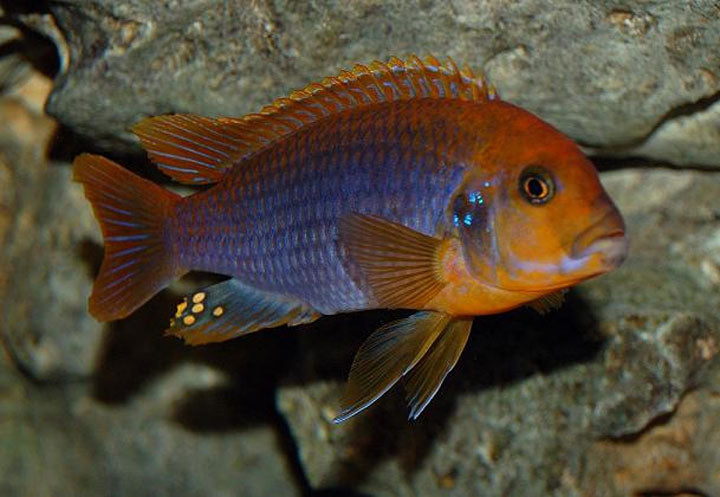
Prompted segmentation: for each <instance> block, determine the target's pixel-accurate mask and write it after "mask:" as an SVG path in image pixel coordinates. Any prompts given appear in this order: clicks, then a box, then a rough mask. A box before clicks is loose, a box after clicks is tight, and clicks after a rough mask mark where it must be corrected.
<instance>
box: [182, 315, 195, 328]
mask: <svg viewBox="0 0 720 497" xmlns="http://www.w3.org/2000/svg"><path fill="white" fill-rule="evenodd" d="M194 322H195V316H185V317H184V318H183V323H185V326H190V325H191V324H193V323H194Z"/></svg>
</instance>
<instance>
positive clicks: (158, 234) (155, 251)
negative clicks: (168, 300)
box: [73, 154, 183, 321]
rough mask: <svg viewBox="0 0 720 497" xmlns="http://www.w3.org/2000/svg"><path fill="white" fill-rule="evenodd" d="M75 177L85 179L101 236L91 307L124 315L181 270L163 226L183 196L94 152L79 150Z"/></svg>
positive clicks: (106, 316)
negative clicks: (101, 249) (101, 254)
mask: <svg viewBox="0 0 720 497" xmlns="http://www.w3.org/2000/svg"><path fill="white" fill-rule="evenodd" d="M73 179H74V180H75V181H78V182H80V183H82V184H83V186H84V189H85V196H86V197H87V199H88V200H89V201H90V203H91V204H92V207H93V211H94V212H95V217H96V218H97V220H98V222H99V224H100V229H101V230H102V234H103V238H104V240H105V255H104V257H103V261H102V265H101V266H100V273H99V275H98V277H97V279H96V280H95V284H94V286H93V290H92V294H91V295H90V301H89V304H90V313H91V314H92V315H93V316H95V317H96V318H97V319H99V320H101V321H110V320H113V319H120V318H123V317H125V316H127V315H128V314H130V313H131V312H133V311H134V310H135V309H137V308H138V307H140V306H141V305H142V304H144V303H145V302H146V301H147V300H149V299H150V297H152V296H153V295H154V294H155V293H157V292H158V291H159V290H161V289H162V288H164V287H165V286H167V285H168V284H169V283H170V281H172V280H173V279H174V278H177V277H179V276H181V275H182V273H183V270H182V269H181V268H178V267H176V266H175V264H174V257H173V254H172V250H171V248H170V246H169V244H168V240H167V239H166V236H165V229H164V228H165V224H166V220H167V218H168V217H169V216H170V215H171V212H172V208H173V206H174V205H175V203H176V202H178V201H180V198H181V197H180V196H178V195H176V194H174V193H172V192H169V191H167V190H165V189H163V188H161V187H159V186H158V185H156V184H154V183H152V182H150V181H148V180H146V179H143V178H140V177H139V176H136V175H134V174H133V173H131V172H130V171H128V170H127V169H125V168H124V167H122V166H120V165H119V164H116V163H115V162H113V161H111V160H109V159H106V158H104V157H101V156H98V155H90V154H82V155H80V156H78V157H77V158H76V159H75V162H74V168H73Z"/></svg>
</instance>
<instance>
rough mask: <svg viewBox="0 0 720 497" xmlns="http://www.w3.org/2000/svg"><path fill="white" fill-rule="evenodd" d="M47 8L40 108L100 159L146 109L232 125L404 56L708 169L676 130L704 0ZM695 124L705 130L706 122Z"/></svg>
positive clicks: (702, 66) (704, 32) (696, 97)
mask: <svg viewBox="0 0 720 497" xmlns="http://www.w3.org/2000/svg"><path fill="white" fill-rule="evenodd" d="M50 8H51V10H52V13H53V14H54V16H55V19H56V20H57V24H58V26H59V30H60V33H61V34H62V36H64V38H65V40H66V44H65V43H60V45H62V50H61V52H62V53H63V54H64V56H63V59H64V60H63V63H62V64H61V65H62V67H63V68H65V69H64V70H63V71H62V73H61V74H60V76H59V78H58V80H57V86H56V89H55V91H54V92H53V95H52V98H51V100H50V102H49V104H48V111H49V112H50V113H51V114H52V115H54V116H56V117H58V118H59V119H60V120H61V121H62V122H63V123H64V124H66V125H67V126H69V127H70V128H71V129H72V130H73V131H75V132H77V133H78V134H80V135H82V136H84V137H86V138H89V139H91V140H92V141H93V142H94V144H95V145H104V146H106V147H110V148H112V149H113V150H115V152H117V151H118V150H120V149H125V150H127V149H128V146H129V144H131V143H133V142H132V141H131V138H130V137H129V135H128V133H127V129H128V127H129V125H131V124H132V123H133V122H135V121H137V120H138V119H140V118H141V117H143V116H146V115H149V114H161V113H167V112H180V111H182V112H195V113H200V114H207V115H241V114H244V113H246V112H250V111H255V110H257V109H259V107H260V106H261V105H264V104H266V103H268V102H269V101H270V100H271V99H272V98H275V97H279V96H284V95H285V94H286V93H287V92H288V91H289V90H290V89H292V88H297V87H301V86H304V85H305V84H307V83H309V82H311V81H314V80H317V79H318V78H319V77H322V76H325V75H329V74H334V73H336V72H337V71H338V69H339V68H341V67H347V66H348V65H351V64H353V63H355V62H369V61H370V60H373V59H376V58H380V59H387V58H388V57H389V56H390V55H393V54H398V55H403V54H407V53H412V52H417V53H419V54H424V53H434V54H436V55H438V56H444V55H445V54H448V55H451V56H453V57H454V58H455V59H456V60H457V61H459V62H462V63H468V64H469V65H470V66H472V67H474V68H476V69H482V68H484V69H485V71H486V72H487V74H488V75H489V77H490V79H491V80H492V81H494V82H495V84H496V85H497V86H498V87H499V89H500V91H501V94H502V95H504V96H505V98H507V99H508V100H509V101H511V102H514V103H517V104H519V105H522V106H524V107H526V108H528V109H530V110H532V111H534V112H536V113H538V114H539V115H540V116H542V117H543V118H545V119H547V120H549V121H550V122H552V123H553V124H555V125H557V126H558V127H559V128H560V129H561V130H563V131H565V132H567V133H568V134H570V135H571V136H572V137H574V138H575V139H577V140H579V141H581V142H582V143H584V144H586V145H588V146H591V147H593V149H594V150H595V151H596V152H597V153H601V154H609V153H616V154H621V155H623V156H627V155H634V154H643V155H646V156H649V157H654V158H659V159H660V160H663V161H672V162H675V163H677V164H681V165H687V164H693V165H699V166H709V167H719V166H720V159H719V158H720V145H718V143H720V141H718V140H717V139H714V138H716V137H717V133H716V132H715V133H714V134H713V133H712V132H711V133H710V135H708V136H705V137H704V138H702V145H701V146H700V147H698V141H700V140H701V139H700V137H698V136H697V134H696V133H694V132H692V131H690V130H687V129H685V128H683V127H684V126H686V125H685V124H683V123H685V121H686V120H685V119H684V118H686V117H687V118H690V117H692V115H693V114H694V113H696V112H699V111H702V110H703V109H704V108H705V107H707V106H708V105H710V104H711V103H713V102H714V101H716V100H717V99H718V95H720V55H719V54H718V51H717V47H718V46H720V6H718V3H717V2H716V1H715V0H699V1H695V2H692V6H688V5H686V4H685V3H682V2H675V1H671V0H667V1H658V2H625V3H623V4H618V3H617V2H615V1H609V0H607V1H595V0H592V1H591V0H584V1H579V2H578V1H574V0H562V1H559V2H554V3H553V6H552V8H547V5H546V4H545V3H543V2H538V1H536V0H522V1H518V2H497V1H495V0H482V1H475V0H473V1H470V0H455V1H452V2H447V1H439V0H438V1H435V0H417V1H411V2H389V3H388V2H377V1H371V0H367V1H360V2H343V1H337V0H327V1H323V2H309V3H308V2H286V1H283V0H276V1H264V2H235V1H225V2H216V1H214V0H193V1H189V0H188V1H180V2H166V3H162V4H159V3H157V2H146V1H144V0H124V1H122V2H117V1H115V0H67V1H63V2H57V3H55V2H51V3H50ZM47 31H48V32H53V30H52V29H47ZM60 36H61V35H59V34H58V35H56V36H54V37H56V38H59V37H60ZM569 40H572V43H569ZM698 101H700V102H699V103H698V104H696V103H697V102H698ZM680 116H682V117H683V119H679V117H680ZM676 118H678V119H677V120H676ZM701 119H703V121H702V122H703V123H704V122H707V120H708V119H709V120H710V122H711V123H713V125H714V126H715V128H717V126H718V119H717V116H716V113H715V114H713V115H711V116H705V117H703V118H701ZM666 121H671V123H668V125H667V126H663V125H664V124H665V122H666ZM698 126H700V127H704V126H703V124H699V125H698ZM658 128H660V129H658ZM678 128H683V129H678ZM688 131H690V132H688ZM705 134H706V135H707V132H706V133H705ZM648 137H650V139H651V143H649V144H647V146H643V141H644V140H646V139H647V138H648ZM668 149H672V150H673V153H671V154H667V155H666V154H665V151H667V150H668Z"/></svg>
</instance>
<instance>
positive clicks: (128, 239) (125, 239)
mask: <svg viewBox="0 0 720 497" xmlns="http://www.w3.org/2000/svg"><path fill="white" fill-rule="evenodd" d="M149 237H150V235H144V234H143V235H126V236H109V237H107V238H106V240H108V241H111V242H137V241H140V240H145V239H146V238H149Z"/></svg>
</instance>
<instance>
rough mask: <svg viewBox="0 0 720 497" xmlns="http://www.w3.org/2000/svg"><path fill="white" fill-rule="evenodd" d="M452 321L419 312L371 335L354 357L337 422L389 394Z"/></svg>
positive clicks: (436, 315)
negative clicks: (386, 393)
mask: <svg viewBox="0 0 720 497" xmlns="http://www.w3.org/2000/svg"><path fill="white" fill-rule="evenodd" d="M449 321H450V316H448V315H447V314H442V313H439V312H418V313H416V314H413V315H412V316H410V317H408V318H405V319H401V320H399V321H395V322H393V323H390V324H387V325H385V326H383V327H382V328H380V329H378V330H377V331H375V332H374V333H373V334H372V335H370V337H369V338H368V339H367V340H366V341H365V343H363V344H362V346H361V347H360V350H358V352H357V354H356V355H355V360H354V361H353V364H352V367H351V368H350V377H349V378H348V384H347V387H346V389H345V395H344V396H343V399H342V406H343V407H342V409H341V410H340V412H339V413H338V415H337V417H336V418H335V420H334V422H335V423H341V422H343V421H345V420H346V419H348V418H350V417H351V416H354V415H355V414H357V413H359V412H360V411H362V410H363V409H365V408H366V407H368V406H369V405H370V404H372V403H373V402H375V401H376V400H377V399H378V398H380V396H382V395H383V394H384V393H385V392H387V391H388V390H389V389H390V388H391V387H392V386H393V385H394V384H395V383H397V381H398V380H399V379H400V378H401V377H402V376H403V375H404V374H405V373H407V372H408V371H409V370H410V369H411V368H412V367H413V366H414V365H415V364H417V363H418V361H419V360H420V359H421V358H422V357H423V355H425V353H426V352H427V351H428V349H430V347H431V346H432V344H433V342H434V341H435V340H436V339H437V337H438V335H439V334H440V332H441V331H442V330H443V329H444V328H445V326H447V324H448V322H449Z"/></svg>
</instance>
